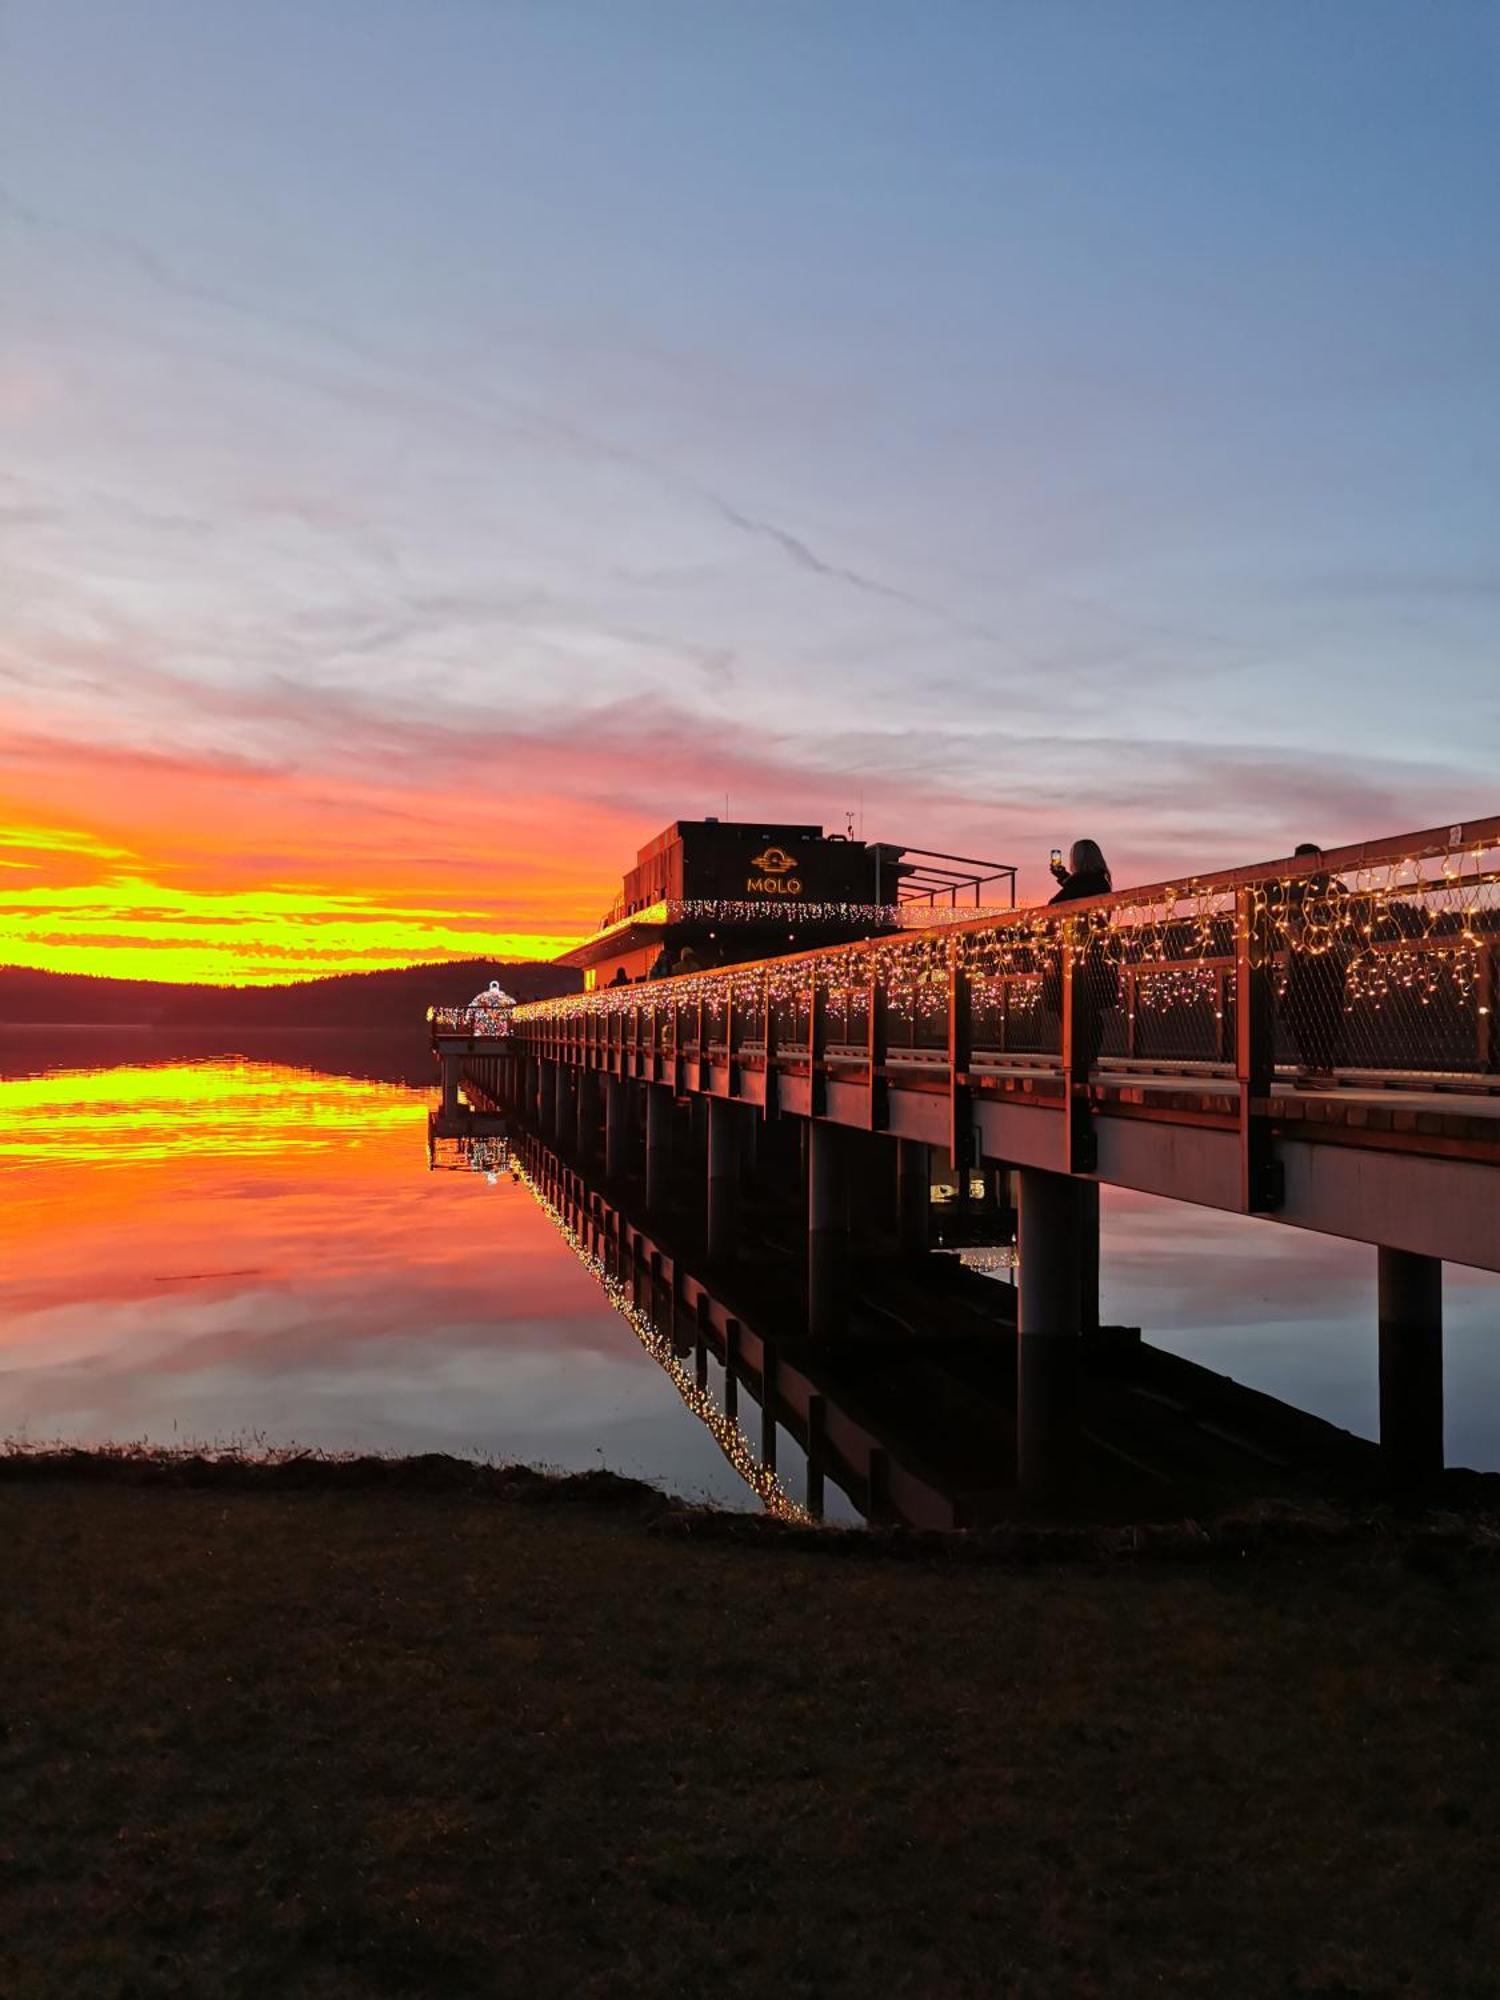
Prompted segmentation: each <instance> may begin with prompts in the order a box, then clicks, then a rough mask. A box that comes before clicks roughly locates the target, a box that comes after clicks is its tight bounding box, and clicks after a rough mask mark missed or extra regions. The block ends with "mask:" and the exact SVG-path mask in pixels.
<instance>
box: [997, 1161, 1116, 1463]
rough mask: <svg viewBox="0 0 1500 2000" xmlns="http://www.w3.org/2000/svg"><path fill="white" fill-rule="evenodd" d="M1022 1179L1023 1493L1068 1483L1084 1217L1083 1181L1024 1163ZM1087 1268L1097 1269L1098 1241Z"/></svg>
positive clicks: (1019, 1458)
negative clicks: (1091, 1263) (1091, 1266)
mask: <svg viewBox="0 0 1500 2000" xmlns="http://www.w3.org/2000/svg"><path fill="white" fill-rule="evenodd" d="M1018 1178H1019V1181H1020V1209H1021V1213H1020V1227H1019V1230H1018V1243H1019V1249H1020V1298H1019V1339H1018V1342H1017V1356H1016V1476H1017V1481H1018V1483H1019V1485H1020V1488H1021V1491H1022V1492H1023V1493H1025V1494H1028V1495H1047V1494H1056V1493H1058V1492H1060V1491H1062V1490H1063V1489H1065V1488H1066V1486H1067V1485H1068V1482H1069V1479H1070V1477H1071V1475H1072V1473H1073V1470H1074V1467H1075V1464H1076V1459H1077V1450H1078V1386H1079V1384H1078V1377H1079V1348H1080V1345H1081V1341H1080V1338H1079V1336H1080V1334H1081V1332H1082V1330H1083V1296H1082V1285H1081V1283H1080V1278H1081V1275H1082V1272H1083V1269H1084V1267H1085V1266H1086V1264H1087V1263H1088V1258H1087V1257H1086V1256H1085V1254H1084V1243H1083V1238H1084V1235H1085V1234H1086V1232H1087V1228H1088V1225H1089V1220H1090V1217H1091V1216H1092V1218H1093V1227H1094V1228H1095V1229H1097V1227H1098V1222H1097V1215H1098V1211H1097V1207H1095V1208H1094V1209H1092V1210H1091V1209H1090V1207H1089V1203H1088V1201H1087V1198H1086V1193H1085V1185H1086V1184H1085V1183H1083V1182H1080V1181H1076V1180H1074V1179H1072V1178H1071V1177H1070V1176H1069V1175H1067V1174H1055V1173H1048V1172H1045V1171H1043V1170H1042V1169H1041V1168H1036V1167H1028V1168H1025V1169H1023V1171H1022V1172H1021V1174H1020V1175H1019V1177H1018ZM1093 1267H1094V1269H1095V1270H1096V1271H1097V1268H1098V1249H1097V1245H1096V1246H1095V1247H1094V1250H1093Z"/></svg>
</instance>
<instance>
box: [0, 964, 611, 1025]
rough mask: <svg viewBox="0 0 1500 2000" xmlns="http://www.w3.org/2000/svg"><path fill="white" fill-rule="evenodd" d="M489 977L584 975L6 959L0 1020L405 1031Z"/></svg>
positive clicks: (559, 982) (539, 984)
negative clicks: (284, 972)
mask: <svg viewBox="0 0 1500 2000" xmlns="http://www.w3.org/2000/svg"><path fill="white" fill-rule="evenodd" d="M492 979H498V980H499V981H500V984H501V985H502V986H503V987H504V988H505V990H506V992H507V993H513V994H514V995H515V996H516V998H517V999H518V1000H550V999H552V998H554V997H555V996H556V995H558V994H560V993H576V992H578V990H579V989H580V987H581V986H582V984H583V981H582V977H581V975H580V974H579V973H577V972H575V971H574V970H573V969H572V968H571V967H570V966H565V965H542V964H523V965H499V964H496V963H493V962H492V961H491V960H489V959H482V958H466V959H459V960H457V961H448V962H445V963H443V964H441V965H403V966H400V967H397V968H396V969H395V970H393V971H389V972H348V973H340V974H337V975H336V976H335V977H333V978H330V979H308V980H304V981H302V982H300V983H299V984H297V985H295V986H168V985H164V984H162V983H160V982H159V981H156V980H151V979H95V978H92V977H90V976H89V975H88V974H86V973H77V972H33V971H31V970H30V969H29V968H28V967H26V966H21V965H6V966H0V1023H10V1024H13V1025H14V1024H20V1023H22V1022H26V1023H36V1022H51V1023H56V1024H58V1025H76V1024H79V1023H84V1022H87V1023H89V1024H90V1025H98V1026H104V1025H108V1026H112V1027H127V1026H129V1027H160V1028H189V1027H191V1028H202V1027H213V1028H355V1029H362V1030H367V1029H401V1030H406V1029H411V1028H413V1027H420V1025H421V1023H422V1020H423V1017H424V1015H425V1014H426V1011H427V1009H428V1008H429V1007H461V1006H462V1005H463V1004H464V1002H465V1001H467V1000H472V999H473V997H474V995H475V994H476V993H477V992H478V991H479V989H480V988H481V987H482V986H487V985H488V984H489V982H490V981H491V980H492Z"/></svg>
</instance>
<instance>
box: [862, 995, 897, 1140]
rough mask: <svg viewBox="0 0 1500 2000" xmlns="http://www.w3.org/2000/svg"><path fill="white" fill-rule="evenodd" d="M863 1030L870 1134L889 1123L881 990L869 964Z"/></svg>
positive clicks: (883, 1007)
mask: <svg viewBox="0 0 1500 2000" xmlns="http://www.w3.org/2000/svg"><path fill="white" fill-rule="evenodd" d="M866 992H867V994H868V996H869V997H868V1002H867V1011H866V1021H865V1031H866V1042H865V1061H866V1064H867V1065H868V1069H869V1089H870V1099H869V1105H868V1108H867V1112H866V1121H865V1122H866V1123H867V1124H868V1126H869V1128H870V1130H871V1131H872V1132H883V1131H885V1129H886V1127H887V1126H888V1125H889V1124H890V1122H891V1086H890V1080H889V1078H888V1077H887V1076H886V1073H885V1069H886V1054H887V1028H888V1023H887V1020H886V1003H885V987H884V986H883V985H882V984H881V981H880V974H879V972H878V970H877V969H876V968H875V966H874V965H873V963H872V965H871V967H870V975H869V984H868V986H867V988H866Z"/></svg>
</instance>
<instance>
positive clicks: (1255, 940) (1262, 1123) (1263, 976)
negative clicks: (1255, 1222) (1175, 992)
mask: <svg viewBox="0 0 1500 2000" xmlns="http://www.w3.org/2000/svg"><path fill="white" fill-rule="evenodd" d="M1274 973H1275V967H1274V963H1273V959H1272V951H1271V920H1270V905H1269V903H1268V902H1267V900H1266V898H1265V896H1264V894H1257V892H1256V890H1254V889H1253V888H1245V889H1236V891H1235V894H1234V1045H1235V1061H1234V1068H1235V1077H1236V1080H1237V1082H1238V1084H1239V1136H1240V1206H1241V1207H1242V1208H1243V1209H1244V1210H1245V1212H1246V1214H1247V1215H1255V1214H1266V1213H1268V1212H1269V1211H1270V1210H1272V1209H1274V1208H1277V1207H1279V1206H1280V1202H1281V1168H1280V1163H1279V1162H1278V1161H1277V1160H1276V1159H1275V1157H1274V1155H1273V1152H1272V1147H1271V1079H1272V1075H1273V1072H1274V1064H1275V1054H1276V992H1275V986H1274V983H1273V981H1274Z"/></svg>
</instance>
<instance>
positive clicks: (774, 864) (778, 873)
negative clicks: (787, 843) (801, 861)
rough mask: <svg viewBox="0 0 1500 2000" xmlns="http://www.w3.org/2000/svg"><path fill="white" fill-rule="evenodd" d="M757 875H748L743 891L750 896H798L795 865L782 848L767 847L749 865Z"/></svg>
mask: <svg viewBox="0 0 1500 2000" xmlns="http://www.w3.org/2000/svg"><path fill="white" fill-rule="evenodd" d="M750 866H751V868H752V869H759V871H760V873H759V874H752V875H750V876H749V877H748V878H747V879H746V882H745V889H746V892H747V893H748V894H749V895H752V896H800V895H801V894H802V882H801V878H800V877H799V876H797V875H796V874H794V873H793V870H794V869H795V868H796V866H797V863H796V860H795V858H794V857H793V856H792V855H790V854H788V853H787V851H786V849H785V848H784V847H768V848H767V849H766V850H765V852H764V853H763V854H757V855H756V856H755V858H754V860H753V861H752V862H751V863H750Z"/></svg>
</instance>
